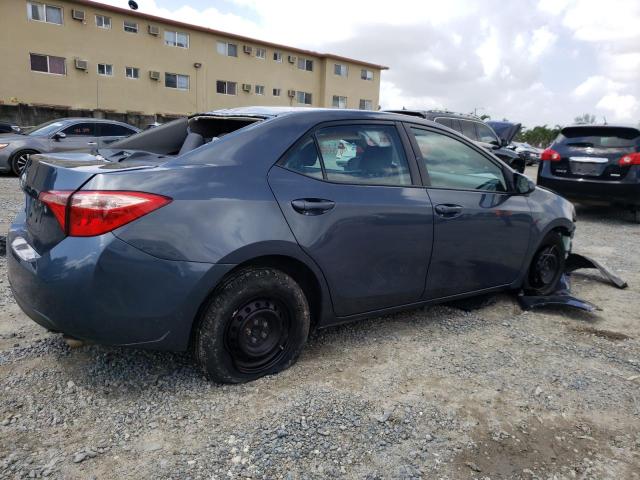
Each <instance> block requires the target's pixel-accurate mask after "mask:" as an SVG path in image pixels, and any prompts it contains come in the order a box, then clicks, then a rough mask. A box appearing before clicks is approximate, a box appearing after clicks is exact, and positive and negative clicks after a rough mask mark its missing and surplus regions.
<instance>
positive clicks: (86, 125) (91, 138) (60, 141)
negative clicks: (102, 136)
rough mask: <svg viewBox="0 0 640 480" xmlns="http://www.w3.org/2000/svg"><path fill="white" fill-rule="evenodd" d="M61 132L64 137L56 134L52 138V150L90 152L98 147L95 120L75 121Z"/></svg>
mask: <svg viewBox="0 0 640 480" xmlns="http://www.w3.org/2000/svg"><path fill="white" fill-rule="evenodd" d="M60 132H61V133H63V134H64V137H61V136H59V135H57V134H54V135H53V136H52V138H51V140H50V145H51V151H52V152H70V151H85V152H88V151H91V150H92V149H93V148H95V147H96V124H95V122H78V123H74V124H72V125H69V126H67V127H65V128H63V129H62V130H60ZM60 132H58V133H60Z"/></svg>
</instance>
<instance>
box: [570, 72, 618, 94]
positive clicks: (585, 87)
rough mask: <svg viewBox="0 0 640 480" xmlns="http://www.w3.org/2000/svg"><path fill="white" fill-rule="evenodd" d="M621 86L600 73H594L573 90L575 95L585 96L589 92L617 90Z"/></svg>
mask: <svg viewBox="0 0 640 480" xmlns="http://www.w3.org/2000/svg"><path fill="white" fill-rule="evenodd" d="M622 88H623V84H621V83H618V82H614V81H613V80H610V79H608V78H607V77H604V76H602V75H595V76H593V77H589V78H587V79H586V80H585V81H584V82H582V83H581V84H580V85H578V86H577V87H576V88H575V89H574V90H573V95H575V96H576V97H585V96H587V95H591V94H594V93H595V94H600V95H602V94H603V93H606V92H617V91H619V90H620V89H622Z"/></svg>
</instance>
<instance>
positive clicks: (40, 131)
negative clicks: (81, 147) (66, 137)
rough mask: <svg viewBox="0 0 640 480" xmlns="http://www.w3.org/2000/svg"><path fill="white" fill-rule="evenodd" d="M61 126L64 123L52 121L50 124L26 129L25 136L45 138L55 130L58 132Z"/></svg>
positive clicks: (46, 123)
mask: <svg viewBox="0 0 640 480" xmlns="http://www.w3.org/2000/svg"><path fill="white" fill-rule="evenodd" d="M63 125H64V123H62V122H59V121H56V120H52V121H50V122H45V123H42V124H40V125H38V126H36V127H33V128H31V129H27V130H26V131H25V133H26V134H27V135H33V136H35V137H46V136H47V135H50V134H52V133H53V132H55V131H56V130H58V129H59V128H61V127H62V126H63Z"/></svg>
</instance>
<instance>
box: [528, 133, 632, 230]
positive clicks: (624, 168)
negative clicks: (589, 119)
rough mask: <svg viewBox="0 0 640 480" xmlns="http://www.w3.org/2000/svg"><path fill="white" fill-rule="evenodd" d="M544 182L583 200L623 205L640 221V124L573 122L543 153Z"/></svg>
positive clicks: (541, 177) (540, 176)
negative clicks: (638, 125)
mask: <svg viewBox="0 0 640 480" xmlns="http://www.w3.org/2000/svg"><path fill="white" fill-rule="evenodd" d="M540 160H541V161H540V166H539V167H538V185H540V186H543V187H547V188H549V189H551V190H553V191H555V192H557V193H559V194H560V195H563V196H565V197H567V198H570V199H573V200H578V201H589V202H594V201H595V202H597V203H605V204H608V205H621V206H623V207H625V208H630V209H631V210H632V211H633V216H634V220H635V221H636V222H638V223H640V129H639V128H637V127H628V126H621V125H573V126H569V127H565V128H563V129H562V130H560V134H559V135H558V137H557V138H556V139H555V140H554V141H553V143H552V144H551V146H550V147H549V148H548V149H546V150H545V151H544V152H542V154H541V155H540Z"/></svg>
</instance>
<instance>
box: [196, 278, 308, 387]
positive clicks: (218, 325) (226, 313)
mask: <svg viewBox="0 0 640 480" xmlns="http://www.w3.org/2000/svg"><path fill="white" fill-rule="evenodd" d="M309 325H310V313H309V304H308V302H307V298H306V296H305V294H304V292H303V291H302V289H301V288H300V286H299V285H298V284H297V283H296V282H295V280H293V279H292V278H291V277H290V276H289V275H287V274H285V273H283V272H281V271H280V270H276V269H272V268H267V267H255V268H248V269H245V270H241V271H239V272H238V273H237V274H235V275H233V276H232V277H231V278H229V279H228V280H226V281H225V282H224V283H222V285H221V286H220V287H218V289H217V290H216V291H215V292H214V294H213V297H212V298H211V300H210V301H209V304H208V305H207V307H206V308H205V310H204V312H203V315H202V317H201V322H200V325H199V326H198V327H197V331H196V338H195V345H194V350H195V357H196V360H197V362H198V364H199V365H200V366H201V368H202V369H203V370H204V372H205V373H206V374H207V376H208V377H209V378H210V379H211V380H213V381H216V382H220V383H243V382H248V381H251V380H255V379H257V378H260V377H262V376H264V375H270V374H274V373H277V372H280V371H282V370H285V369H287V368H289V367H290V366H291V365H293V364H294V363H295V361H296V360H297V359H298V356H299V355H300V353H301V352H302V348H303V347H304V344H305V343H306V341H307V336H308V335H309Z"/></svg>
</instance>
